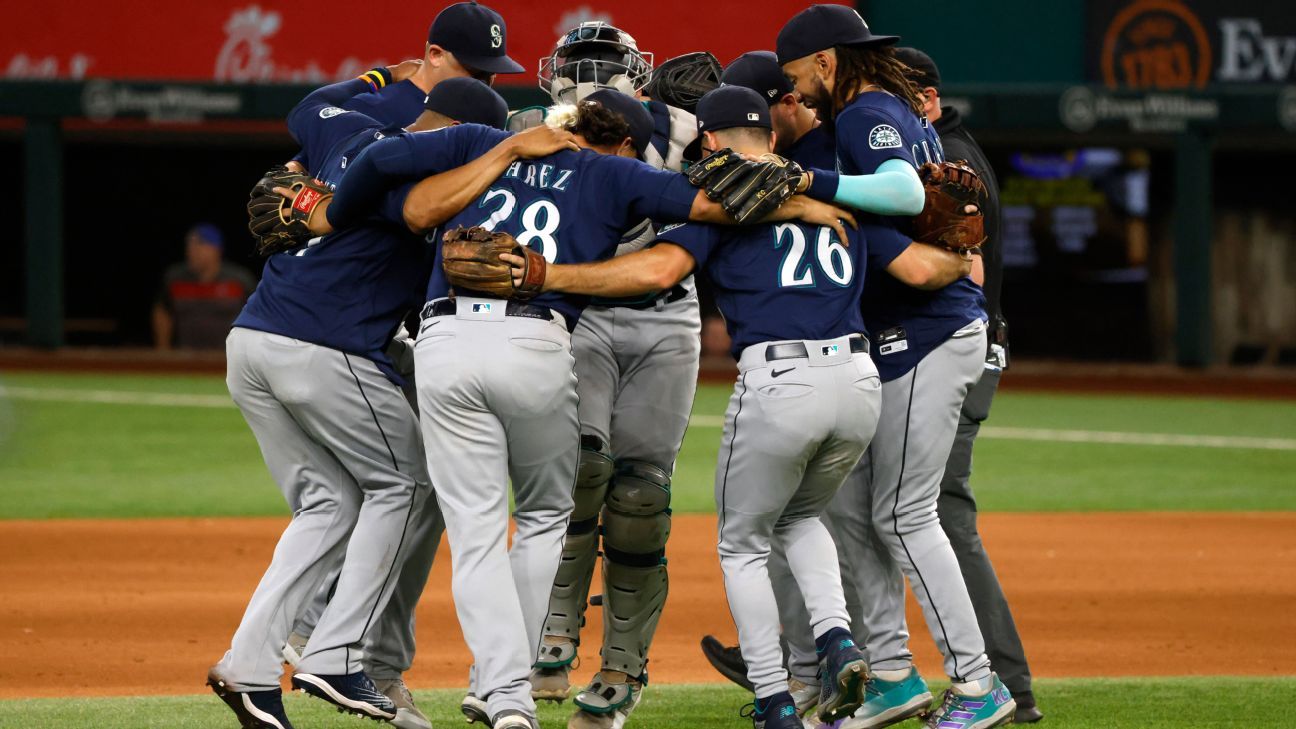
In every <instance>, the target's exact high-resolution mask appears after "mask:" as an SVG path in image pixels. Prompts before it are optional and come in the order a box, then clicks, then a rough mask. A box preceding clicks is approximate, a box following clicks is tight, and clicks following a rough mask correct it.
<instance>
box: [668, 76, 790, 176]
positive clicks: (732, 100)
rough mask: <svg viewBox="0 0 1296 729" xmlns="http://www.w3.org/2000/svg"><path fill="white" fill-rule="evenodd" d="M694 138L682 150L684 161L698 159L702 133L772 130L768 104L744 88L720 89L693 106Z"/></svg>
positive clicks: (723, 87) (724, 87)
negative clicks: (695, 115) (749, 128)
mask: <svg viewBox="0 0 1296 729" xmlns="http://www.w3.org/2000/svg"><path fill="white" fill-rule="evenodd" d="M697 120H698V136H697V139H694V140H693V141H692V142H691V143H690V144H689V145H688V146H687V147H685V148H684V158H685V159H688V160H697V159H701V158H702V132H718V131H720V130H721V129H733V128H735V127H758V128H762V129H772V128H773V127H772V126H771V125H770V113H769V104H767V103H765V98H764V97H762V96H761V95H760V94H758V93H756V92H755V91H752V90H751V89H749V88H747V87H746V86H721V87H720V88H718V89H715V90H714V91H709V92H707V95H706V96H703V97H702V100H701V101H699V102H698V105H697Z"/></svg>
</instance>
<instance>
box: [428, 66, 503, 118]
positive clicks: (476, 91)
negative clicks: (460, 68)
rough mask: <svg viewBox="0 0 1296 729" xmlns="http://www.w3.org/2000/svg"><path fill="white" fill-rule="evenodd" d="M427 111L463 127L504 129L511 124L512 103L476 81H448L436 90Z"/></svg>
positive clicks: (461, 79)
mask: <svg viewBox="0 0 1296 729" xmlns="http://www.w3.org/2000/svg"><path fill="white" fill-rule="evenodd" d="M423 108H424V109H427V110H428V111H435V112H436V113H438V114H441V115H442V116H446V117H449V118H451V119H454V120H455V121H457V122H459V123H460V124H484V125H486V126H488V127H495V128H496V129H503V128H504V125H505V124H507V123H508V102H506V101H504V97H503V96H500V95H499V94H498V93H497V92H496V91H495V90H494V89H492V88H491V87H489V86H487V85H486V84H484V83H482V82H481V81H478V80H477V79H475V78H467V77H456V78H448V79H445V80H444V81H441V82H440V83H438V84H437V85H436V86H433V87H432V93H430V94H428V95H427V99H426V100H424V102H423Z"/></svg>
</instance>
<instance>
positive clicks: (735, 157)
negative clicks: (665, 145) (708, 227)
mask: <svg viewBox="0 0 1296 729" xmlns="http://www.w3.org/2000/svg"><path fill="white" fill-rule="evenodd" d="M801 174H802V172H801V167H800V166H798V165H797V163H795V162H792V161H789V160H786V159H784V158H782V157H780V156H778V155H777V154H763V155H761V156H760V157H758V158H757V159H755V160H751V159H747V158H746V157H743V156H742V155H739V154H738V153H736V152H734V151H733V150H732V149H729V148H727V147H726V148H725V149H722V150H719V151H717V152H714V153H712V154H711V156H709V157H707V158H706V159H703V160H702V161H700V162H698V163H696V164H694V165H692V166H690V167H689V169H688V178H689V182H691V183H693V185H694V186H695V187H700V188H702V190H703V192H705V193H706V196H707V197H708V198H710V199H711V200H714V201H715V202H718V203H720V206H721V207H723V208H724V209H725V212H727V213H729V215H731V216H732V217H733V219H734V220H736V221H738V222H739V223H746V222H753V223H754V222H757V221H759V220H761V219H762V218H764V217H765V216H766V215H769V214H770V213H772V212H773V211H775V210H777V209H778V207H779V206H780V205H782V204H783V203H784V202H786V201H787V199H788V198H790V197H792V195H793V193H795V192H796V187H797V184H799V183H800V181H801Z"/></svg>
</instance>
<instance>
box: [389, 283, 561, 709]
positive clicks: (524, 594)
mask: <svg viewBox="0 0 1296 729" xmlns="http://www.w3.org/2000/svg"><path fill="white" fill-rule="evenodd" d="M505 311H506V305H505V302H503V301H501V300H498V299H473V298H467V297H460V298H459V299H458V300H457V313H456V314H453V315H446V316H434V317H429V318H426V319H424V321H423V327H422V330H421V332H420V334H419V338H418V343H417V344H416V345H415V350H414V359H415V372H416V374H415V379H416V382H417V383H418V391H419V392H418V396H419V409H420V419H419V422H420V424H421V426H422V430H423V442H424V444H425V446H426V448H427V452H428V453H429V454H435V457H429V458H428V464H427V465H428V473H429V474H430V475H431V477H432V482H433V483H435V484H436V490H437V500H438V502H439V503H440V506H441V513H442V515H443V517H444V518H445V523H446V533H447V535H448V537H449V541H450V558H451V565H452V570H453V578H452V583H451V586H452V589H453V592H454V599H455V609H456V611H457V613H458V615H459V623H460V626H461V627H462V629H463V634H464V639H465V641H466V642H467V644H468V648H469V650H470V651H472V654H473V664H474V677H475V687H474V689H475V692H476V694H477V695H478V696H480V697H481V698H483V699H485V700H486V702H487V710H488V712H489V713H490V715H491V716H495V715H497V714H499V713H500V712H501V711H504V710H505V709H518V710H521V711H524V712H527V713H528V714H531V715H534V713H535V703H534V701H533V700H532V699H531V683H530V681H529V676H530V673H531V663H532V660H533V659H534V657H535V655H536V651H537V650H538V648H539V645H540V635H541V629H542V627H543V624H544V619H545V614H546V609H547V607H548V601H549V591H550V587H551V586H552V585H553V578H554V573H555V572H556V571H557V569H558V560H559V556H560V553H561V550H562V540H563V535H564V534H565V532H566V529H567V520H568V518H569V517H570V515H571V510H572V488H573V486H574V481H575V477H576V466H577V462H578V457H579V450H580V426H579V422H578V421H577V417H576V376H575V374H574V373H573V370H572V367H573V360H572V355H571V338H570V335H569V334H568V332H567V328H566V327H565V326H564V325H563V324H562V323H560V322H559V321H557V320H549V319H531V318H523V317H516V316H505ZM555 316H556V315H555ZM510 481H511V482H512V485H513V495H514V499H515V502H516V507H515V511H514V514H513V517H514V521H515V523H516V525H517V528H516V532H515V534H514V535H513V545H512V548H509V540H508V538H509V534H508V530H509V520H508V516H509V482H510Z"/></svg>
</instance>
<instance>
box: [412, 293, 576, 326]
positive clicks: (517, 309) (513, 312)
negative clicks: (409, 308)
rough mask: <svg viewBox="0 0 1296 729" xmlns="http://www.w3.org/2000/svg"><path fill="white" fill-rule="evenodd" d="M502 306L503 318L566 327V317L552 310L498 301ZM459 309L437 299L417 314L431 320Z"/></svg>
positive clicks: (510, 300) (511, 300)
mask: <svg viewBox="0 0 1296 729" xmlns="http://www.w3.org/2000/svg"><path fill="white" fill-rule="evenodd" d="M500 301H501V302H503V304H504V316H519V317H522V318H523V319H543V320H545V321H554V320H555V319H557V321H558V322H559V323H560V324H563V325H566V320H567V317H565V316H564V317H555V316H554V313H555V312H554V310H553V309H550V308H549V307H547V306H538V305H536V304H527V303H524V302H521V301H514V300H513V299H507V300H505V299H500ZM458 311H459V307H458V305H457V304H456V303H455V300H454V299H437V300H436V301H429V302H428V303H427V305H426V306H424V307H423V312H422V313H421V314H419V317H420V318H422V319H431V318H432V317H434V316H452V315H454V314H456V313H458Z"/></svg>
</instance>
